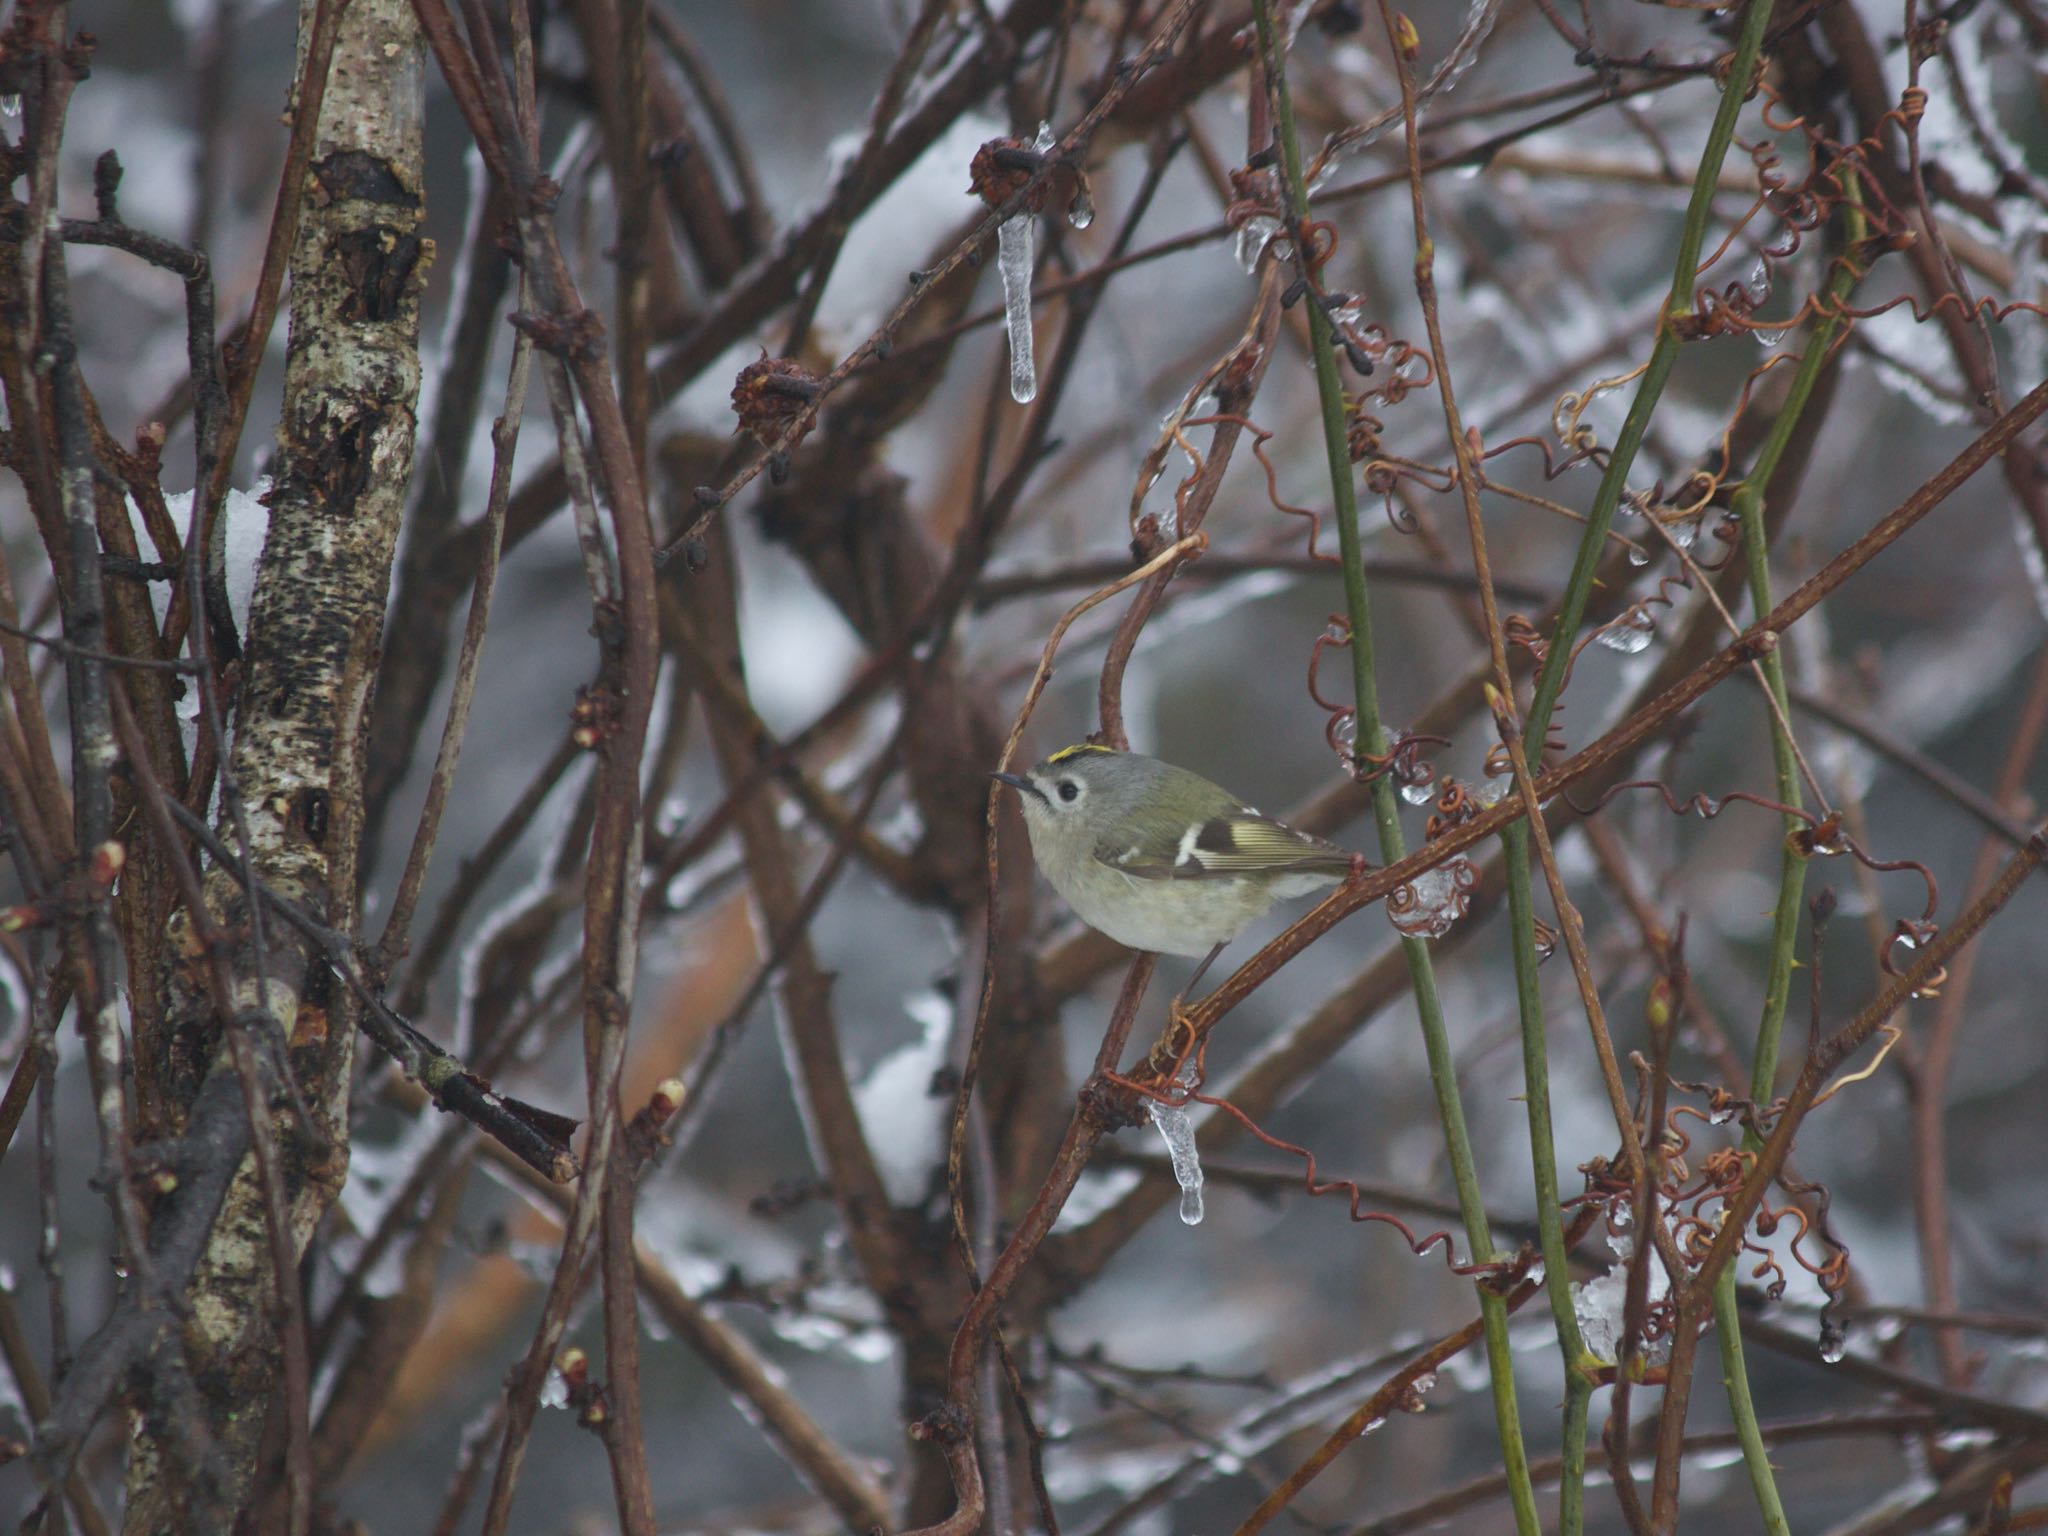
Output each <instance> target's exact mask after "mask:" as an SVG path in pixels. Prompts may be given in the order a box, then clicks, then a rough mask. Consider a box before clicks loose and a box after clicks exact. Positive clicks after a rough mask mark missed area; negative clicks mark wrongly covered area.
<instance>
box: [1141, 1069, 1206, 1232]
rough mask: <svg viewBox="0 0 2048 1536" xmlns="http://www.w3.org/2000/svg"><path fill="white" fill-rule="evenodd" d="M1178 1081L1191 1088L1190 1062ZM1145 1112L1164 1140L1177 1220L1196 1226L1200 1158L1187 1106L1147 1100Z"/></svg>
mask: <svg viewBox="0 0 2048 1536" xmlns="http://www.w3.org/2000/svg"><path fill="white" fill-rule="evenodd" d="M1178 1081H1179V1082H1180V1083H1181V1084H1182V1085H1183V1086H1184V1087H1186V1088H1189V1089H1190V1090H1192V1089H1193V1088H1194V1086H1195V1064H1194V1062H1192V1061H1188V1062H1186V1063H1184V1064H1183V1065H1182V1066H1181V1069H1180V1074H1179V1077H1178ZM1145 1112H1146V1113H1147V1114H1149V1115H1150V1116H1151V1117H1152V1123H1153V1124H1154V1125H1156V1126H1158V1127H1159V1134H1160V1135H1161V1136H1162V1137H1164V1138H1165V1140H1166V1155H1167V1158H1168V1159H1169V1160H1170V1161H1171V1162H1172V1163H1173V1178H1174V1182H1175V1183H1177V1184H1178V1185H1180V1219H1181V1220H1182V1221H1184V1222H1186V1223H1187V1224H1188V1225H1189V1226H1191V1227H1195V1226H1200V1225H1201V1223H1202V1157H1201V1154H1200V1153H1199V1152H1197V1151H1196V1150H1195V1125H1194V1121H1193V1119H1192V1118H1191V1117H1190V1116H1189V1114H1188V1108H1187V1105H1186V1104H1179V1105H1174V1104H1162V1103H1161V1102H1160V1101H1159V1100H1157V1099H1147V1100H1146V1101H1145Z"/></svg>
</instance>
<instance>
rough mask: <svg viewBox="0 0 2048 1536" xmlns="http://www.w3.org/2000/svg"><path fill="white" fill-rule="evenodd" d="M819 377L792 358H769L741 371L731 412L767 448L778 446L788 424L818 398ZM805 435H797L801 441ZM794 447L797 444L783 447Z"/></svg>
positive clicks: (737, 378) (733, 388)
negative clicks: (771, 445)
mask: <svg viewBox="0 0 2048 1536" xmlns="http://www.w3.org/2000/svg"><path fill="white" fill-rule="evenodd" d="M821 387H822V386H821V385H820V384H819V381H818V376H817V375H816V374H814V373H812V372H811V370H810V369H808V368H806V367H805V366H804V365H803V364H802V363H800V362H798V361H797V360H796V359H795V358H793V357H769V356H767V355H766V354H765V353H764V354H763V355H762V356H761V358H760V359H759V360H758V361H756V362H751V363H749V364H747V366H746V367H744V368H742V369H741V370H740V371H739V374H738V376H737V377H736V378H734V380H733V383H732V410H733V414H734V415H735V416H737V417H739V419H740V426H741V428H742V429H743V430H745V431H747V432H750V433H752V434H753V435H754V437H755V438H757V439H759V440H760V442H761V443H763V444H764V445H766V444H771V443H779V441H780V439H781V436H782V434H783V432H784V431H785V430H786V429H787V428H788V427H789V424H790V423H791V422H793V421H795V420H796V419H797V418H798V417H799V416H801V415H802V414H803V412H804V407H806V406H807V405H809V404H810V403H811V402H812V401H813V400H815V399H817V398H818V391H819V389H820V388H821ZM806 430H808V428H806ZM801 437H802V434H801V433H799V434H798V438H799V439H801ZM781 446H783V447H786V448H787V447H795V446H796V444H795V443H794V442H791V443H786V444H781Z"/></svg>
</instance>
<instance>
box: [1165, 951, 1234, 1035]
mask: <svg viewBox="0 0 2048 1536" xmlns="http://www.w3.org/2000/svg"><path fill="white" fill-rule="evenodd" d="M1226 942H1227V941H1226ZM1222 953H1223V945H1221V944H1218V945H1217V946H1216V947H1215V948H1214V949H1212V950H1210V951H1209V953H1208V954H1206V955H1204V956H1202V963H1201V964H1200V965H1198V966H1196V967H1195V974H1194V975H1192V976H1190V977H1189V978H1188V979H1187V980H1186V981H1184V982H1183V983H1181V989H1180V990H1179V991H1178V992H1176V993H1174V994H1173V1001H1172V1002H1170V1003H1168V1004H1167V1005H1166V1016H1167V1018H1169V1019H1171V1020H1172V1021H1173V1022H1174V1023H1176V1024H1179V1023H1182V1022H1183V1021H1184V1018H1185V1015H1186V1013H1187V1000H1188V994H1189V993H1190V992H1192V991H1194V990H1195V985H1196V983H1197V982H1199V981H1200V980H1201V979H1202V973H1203V972H1205V971H1207V970H1208V969H1209V966H1210V963H1211V962H1212V961H1214V960H1215V958H1216V957H1217V956H1218V955H1220V954H1222Z"/></svg>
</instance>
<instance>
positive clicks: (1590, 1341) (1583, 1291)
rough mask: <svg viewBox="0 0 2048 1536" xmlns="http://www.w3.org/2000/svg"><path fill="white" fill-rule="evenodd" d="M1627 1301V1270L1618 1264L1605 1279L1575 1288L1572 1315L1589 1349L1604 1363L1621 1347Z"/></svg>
mask: <svg viewBox="0 0 2048 1536" xmlns="http://www.w3.org/2000/svg"><path fill="white" fill-rule="evenodd" d="M1627 1299H1628V1270H1627V1269H1625V1268H1624V1267H1623V1266H1621V1265H1619V1264H1617V1265H1615V1266H1614V1267H1613V1268H1612V1269H1610V1270H1608V1271H1607V1273H1605V1274H1603V1275H1595V1276H1594V1277H1593V1278H1592V1279H1591V1280H1587V1281H1584V1282H1582V1283H1580V1284H1578V1285H1574V1286H1573V1287H1572V1311H1573V1313H1575V1314H1576V1315H1577V1317H1578V1320H1579V1335H1580V1337H1581V1338H1583V1339H1584V1340H1585V1342H1586V1348H1587V1349H1589V1350H1591V1351H1592V1352H1593V1353H1594V1354H1596V1355H1598V1356H1599V1357H1600V1358H1601V1359H1602V1360H1612V1359H1614V1352H1615V1350H1616V1349H1617V1348H1618V1347H1619V1346H1620V1343H1621V1331H1622V1329H1621V1313H1622V1306H1623V1304H1624V1303H1625V1302H1626V1301H1627Z"/></svg>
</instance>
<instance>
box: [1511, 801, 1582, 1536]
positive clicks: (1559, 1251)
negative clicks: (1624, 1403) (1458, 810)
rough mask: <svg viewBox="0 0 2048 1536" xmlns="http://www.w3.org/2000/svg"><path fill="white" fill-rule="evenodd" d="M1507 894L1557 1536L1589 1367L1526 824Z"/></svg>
mask: <svg viewBox="0 0 2048 1536" xmlns="http://www.w3.org/2000/svg"><path fill="white" fill-rule="evenodd" d="M1501 848H1502V853H1503V856H1504V863H1505V870H1506V880H1507V888H1508V932H1509V935H1510V937H1511V940H1512V942H1513V946H1514V956H1515V999H1516V1004H1517V1008H1518V1011H1519V1013H1520V1016H1521V1024H1522V1096H1523V1099H1524V1107H1525V1108H1526V1109H1527V1110H1528V1112H1529V1162H1530V1168H1531V1171H1532V1173H1533V1175H1534V1182H1535V1186H1536V1191H1535V1193H1536V1234H1537V1242H1538V1243H1539V1245H1540V1246H1541V1247H1542V1249H1543V1289H1544V1293H1545V1294H1546V1295H1547V1296H1548V1298H1549V1300H1550V1317H1551V1321H1552V1323H1553V1324H1554V1325H1555V1326H1556V1329H1557V1348H1558V1352H1559V1354H1561V1355H1562V1356H1563V1357H1564V1389H1565V1398H1564V1422H1563V1445H1562V1446H1561V1447H1560V1452H1561V1455H1562V1457H1563V1462H1564V1465H1563V1481H1562V1482H1561V1483H1560V1485H1559V1487H1558V1492H1557V1528H1558V1536H1579V1533H1580V1532H1581V1531H1583V1530H1584V1529H1585V1507H1586V1410H1587V1404H1588V1401H1589V1400H1590V1399H1591V1397H1592V1395H1593V1377H1592V1375H1591V1368H1592V1367H1593V1366H1595V1365H1597V1364H1598V1363H1599V1362H1597V1361H1595V1360H1593V1359H1592V1358H1591V1357H1590V1356H1589V1354H1588V1352H1587V1349H1586V1342H1585V1340H1584V1339H1583V1338H1582V1337H1581V1336H1580V1334H1579V1316H1578V1312H1577V1310H1576V1309H1575V1308H1574V1307H1573V1305H1572V1275H1571V1267H1570V1263H1569V1255H1568V1254H1567V1252H1566V1250H1565V1241H1564V1212H1563V1209H1562V1207H1561V1206H1560V1205H1559V1204H1558V1193H1557V1143H1556V1139H1555V1137H1554V1135H1553V1133H1552V1129H1551V1120H1550V1048H1549V1043H1548V1041H1547V1040H1546V1038H1545V1034H1544V1027H1543V1026H1544V1021H1543V990H1542V984H1541V982H1540V981H1539V980H1538V979H1537V975H1536V966H1537V956H1536V904H1535V900H1534V891H1535V884H1534V881H1533V879H1532V877H1531V874H1530V867H1529V824H1528V823H1527V822H1526V821H1516V822H1512V823H1510V824H1509V825H1508V826H1506V827H1504V828H1503V829H1502V830H1501Z"/></svg>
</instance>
